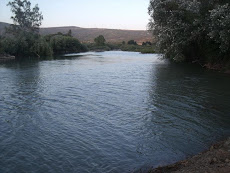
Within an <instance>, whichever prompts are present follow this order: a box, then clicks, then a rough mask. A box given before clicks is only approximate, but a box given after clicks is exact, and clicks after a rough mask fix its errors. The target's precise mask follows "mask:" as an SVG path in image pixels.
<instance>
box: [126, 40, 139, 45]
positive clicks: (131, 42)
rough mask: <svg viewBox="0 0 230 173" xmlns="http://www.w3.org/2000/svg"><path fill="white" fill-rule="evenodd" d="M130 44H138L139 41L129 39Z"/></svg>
mask: <svg viewBox="0 0 230 173" xmlns="http://www.w3.org/2000/svg"><path fill="white" fill-rule="evenodd" d="M128 44H130V45H137V42H136V41H134V40H129V41H128Z"/></svg>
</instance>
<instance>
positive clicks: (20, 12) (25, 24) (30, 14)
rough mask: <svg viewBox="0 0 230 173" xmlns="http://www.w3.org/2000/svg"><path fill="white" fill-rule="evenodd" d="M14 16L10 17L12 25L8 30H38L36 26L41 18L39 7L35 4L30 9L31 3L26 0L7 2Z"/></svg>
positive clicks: (39, 23)
mask: <svg viewBox="0 0 230 173" xmlns="http://www.w3.org/2000/svg"><path fill="white" fill-rule="evenodd" d="M8 6H10V7H11V11H12V13H13V15H14V16H12V17H11V19H12V20H13V22H14V25H12V27H11V28H10V31H12V32H13V33H15V32H16V33H17V32H18V31H19V30H20V31H26V32H38V28H39V26H40V25H41V22H42V20H43V16H42V14H41V13H40V12H39V7H38V5H36V6H35V7H34V8H32V9H31V3H30V1H28V0H14V1H10V2H9V3H8Z"/></svg>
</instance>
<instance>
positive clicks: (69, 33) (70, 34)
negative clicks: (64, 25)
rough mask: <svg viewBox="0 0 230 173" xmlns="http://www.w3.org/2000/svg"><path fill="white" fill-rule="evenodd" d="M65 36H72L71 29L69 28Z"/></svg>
mask: <svg viewBox="0 0 230 173" xmlns="http://www.w3.org/2000/svg"><path fill="white" fill-rule="evenodd" d="M67 36H69V37H72V30H71V29H70V30H69V31H68V33H67Z"/></svg>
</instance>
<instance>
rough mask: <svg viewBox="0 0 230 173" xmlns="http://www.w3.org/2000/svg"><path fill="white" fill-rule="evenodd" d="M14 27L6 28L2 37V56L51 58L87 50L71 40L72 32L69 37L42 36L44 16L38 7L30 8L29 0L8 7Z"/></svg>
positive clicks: (56, 35)
mask: <svg viewBox="0 0 230 173" xmlns="http://www.w3.org/2000/svg"><path fill="white" fill-rule="evenodd" d="M8 6H10V7H11V11H12V13H13V16H12V17H11V19H12V20H13V22H14V24H13V25H11V26H10V27H8V28H6V34H5V36H3V37H0V47H1V49H0V53H7V54H11V55H15V56H16V57H22V56H23V57H28V56H38V57H40V56H51V55H52V54H60V53H70V52H83V51H87V47H86V46H84V45H82V44H81V43H80V42H79V41H78V40H77V39H76V38H73V37H72V33H71V30H70V31H69V32H68V33H67V34H62V33H58V34H53V35H47V36H41V35H40V34H39V26H40V25H41V23H42V20H43V15H42V13H40V12H39V7H38V5H36V6H35V7H33V8H31V3H30V1H28V0H14V1H10V2H9V3H8Z"/></svg>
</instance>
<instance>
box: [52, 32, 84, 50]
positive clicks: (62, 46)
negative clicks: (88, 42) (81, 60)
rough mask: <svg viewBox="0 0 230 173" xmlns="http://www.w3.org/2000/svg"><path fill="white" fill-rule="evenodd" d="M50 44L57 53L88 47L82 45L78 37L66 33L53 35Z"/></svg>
mask: <svg viewBox="0 0 230 173" xmlns="http://www.w3.org/2000/svg"><path fill="white" fill-rule="evenodd" d="M50 44H51V46H52V48H53V52H54V53H55V54H60V53H75V52H85V51H87V47H85V46H84V45H82V44H81V43H80V42H79V40H78V39H76V38H73V37H69V36H64V35H55V36H53V37H51V39H50Z"/></svg>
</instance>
